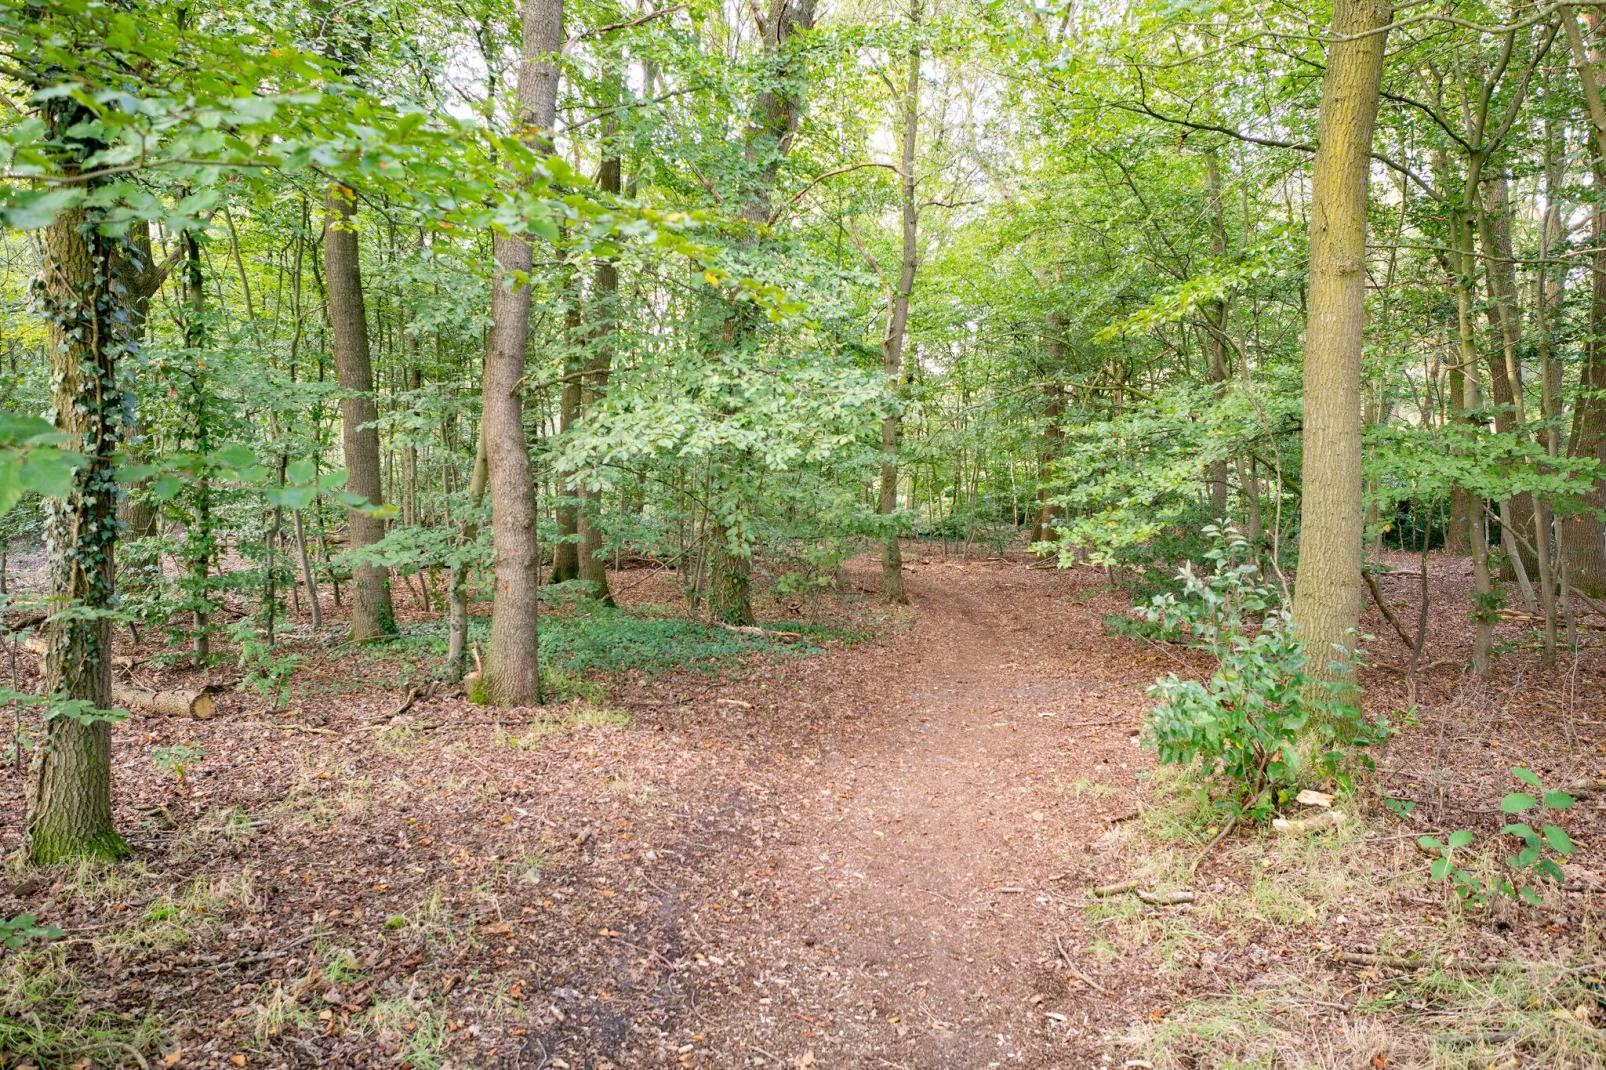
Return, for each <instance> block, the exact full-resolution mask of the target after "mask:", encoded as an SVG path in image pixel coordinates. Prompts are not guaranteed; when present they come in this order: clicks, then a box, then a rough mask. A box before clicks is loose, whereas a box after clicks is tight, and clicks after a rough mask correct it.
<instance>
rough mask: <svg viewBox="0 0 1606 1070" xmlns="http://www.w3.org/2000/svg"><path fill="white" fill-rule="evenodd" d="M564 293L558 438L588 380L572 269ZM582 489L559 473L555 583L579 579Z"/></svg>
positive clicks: (568, 427) (570, 423) (576, 415)
mask: <svg viewBox="0 0 1606 1070" xmlns="http://www.w3.org/2000/svg"><path fill="white" fill-rule="evenodd" d="M564 273H565V279H564V285H563V292H564V295H565V297H566V298H567V301H568V307H567V308H566V309H565V310H564V313H563V344H564V347H565V350H566V352H567V353H568V354H569V355H567V356H566V357H565V358H564V361H563V390H562V392H561V393H560V394H559V396H558V434H559V435H568V434H569V433H570V432H571V431H572V430H573V428H574V426H575V424H576V422H578V421H579V419H580V394H581V391H582V388H583V382H584V379H585V361H584V360H583V359H582V358H581V357H579V356H577V355H575V354H576V353H577V351H578V349H579V345H580V283H579V279H578V277H577V276H576V275H575V272H574V270H573V269H572V268H565V269H564ZM578 493H579V486H578V484H577V483H576V482H575V480H574V478H573V476H572V474H570V473H565V472H560V473H558V480H557V494H556V499H557V501H556V504H555V508H554V512H556V514H557V521H558V541H557V543H556V544H555V545H554V546H553V547H552V582H553V583H568V582H569V581H570V580H577V579H579V578H580V511H579V505H578V504H577V502H576V500H575V499H576V498H577V497H578Z"/></svg>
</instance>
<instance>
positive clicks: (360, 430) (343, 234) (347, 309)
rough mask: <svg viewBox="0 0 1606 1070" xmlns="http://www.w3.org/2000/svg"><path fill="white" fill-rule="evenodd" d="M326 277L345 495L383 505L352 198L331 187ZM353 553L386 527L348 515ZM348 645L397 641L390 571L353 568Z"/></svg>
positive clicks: (352, 513) (380, 522)
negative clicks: (393, 638) (390, 637)
mask: <svg viewBox="0 0 1606 1070" xmlns="http://www.w3.org/2000/svg"><path fill="white" fill-rule="evenodd" d="M325 206H326V208H327V212H328V216H327V219H326V220H325V222H324V229H323V259H324V272H325V274H326V276H327V278H328V295H329V328H330V332H331V333H332V334H333V335H334V358H335V375H336V376H337V377H338V378H339V380H340V390H341V398H340V429H341V442H342V446H343V449H344V453H345V460H346V489H347V490H348V491H350V492H351V493H353V494H360V495H362V496H363V497H364V498H366V499H367V500H368V502H369V504H370V505H375V506H378V505H382V504H384V500H385V496H384V489H383V482H382V477H383V473H382V471H381V469H380V466H379V429H378V428H377V427H375V426H374V421H376V420H377V419H378V418H379V410H378V408H377V407H376V406H375V404H374V368H373V363H372V360H371V359H370V357H369V353H368V311H367V308H366V307H365V305H364V302H363V293H362V268H361V265H360V264H359V262H358V259H357V231H356V229H355V224H354V223H353V216H354V214H355V211H354V210H355V205H354V203H353V197H352V193H351V191H350V190H348V189H346V188H344V187H342V186H339V185H334V184H331V185H330V187H329V192H328V196H327V198H326V201H325ZM346 519H347V523H348V525H349V526H350V530H351V548H352V549H354V550H355V549H360V548H361V547H364V546H372V545H373V544H374V543H376V542H378V541H379V540H380V539H383V538H384V537H385V522H384V521H383V520H381V519H379V518H377V517H374V516H370V515H368V514H367V513H365V512H363V511H361V510H358V509H350V510H347V513H346ZM351 571H352V586H353V588H354V590H353V593H352V599H351V638H352V639H353V640H354V641H356V642H359V643H365V642H372V641H374V640H376V639H384V638H387V637H389V636H392V635H395V634H396V611H395V609H394V608H393V607H392V606H391V602H390V570H389V569H387V568H382V567H380V566H378V565H357V566H355V567H353V568H352V570H351Z"/></svg>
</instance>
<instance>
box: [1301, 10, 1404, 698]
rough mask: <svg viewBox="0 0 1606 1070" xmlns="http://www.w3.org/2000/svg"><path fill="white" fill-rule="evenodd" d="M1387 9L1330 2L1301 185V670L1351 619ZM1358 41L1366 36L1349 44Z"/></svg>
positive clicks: (1355, 613)
mask: <svg viewBox="0 0 1606 1070" xmlns="http://www.w3.org/2000/svg"><path fill="white" fill-rule="evenodd" d="M1390 18H1391V10H1390V5H1389V3H1388V0H1337V2H1336V3H1335V4H1334V8H1333V21H1332V32H1333V34H1334V35H1335V36H1343V37H1347V38H1350V39H1348V40H1340V41H1336V42H1334V43H1333V44H1332V45H1331V46H1330V47H1329V48H1328V53H1327V73H1326V74H1325V76H1324V77H1323V80H1322V103H1321V112H1320V117H1319V119H1318V135H1317V136H1318V141H1317V144H1318V148H1317V150H1316V161H1315V167H1314V170H1313V174H1312V179H1311V221H1310V291H1309V297H1308V300H1307V319H1306V326H1305V372H1304V384H1305V426H1304V431H1303V435H1302V442H1303V447H1304V458H1305V460H1304V495H1303V509H1302V515H1301V517H1300V540H1299V572H1298V577H1297V583H1296V586H1295V588H1294V620H1295V621H1296V622H1297V623H1298V625H1299V629H1300V633H1301V636H1302V638H1303V640H1304V643H1305V647H1306V651H1307V653H1308V655H1309V658H1310V672H1311V673H1312V675H1313V676H1315V677H1317V678H1330V677H1332V676H1333V670H1332V669H1331V668H1330V667H1329V665H1330V663H1331V662H1332V661H1333V659H1334V656H1335V655H1336V656H1337V661H1338V662H1340V663H1347V661H1348V655H1347V653H1346V651H1347V650H1348V648H1349V647H1350V646H1351V645H1352V644H1353V643H1354V634H1355V627H1356V625H1357V623H1358V622H1359V619H1360V612H1361V582H1362V581H1361V564H1362V549H1363V548H1362V545H1361V538H1362V526H1361V525H1362V512H1361V345H1362V340H1363V336H1364V333H1365V312H1366V201H1367V178H1368V174H1369V172H1370V168H1371V151H1372V129H1373V126H1374V124H1375V123H1376V120H1377V105H1378V95H1379V86H1380V82H1381V78H1382V72H1383V45H1384V41H1385V39H1386V38H1387V36H1388V35H1387V33H1386V32H1371V31H1379V30H1380V28H1381V27H1384V26H1387V25H1388V24H1389V21H1390ZM1361 34H1364V35H1365V36H1356V35H1361Z"/></svg>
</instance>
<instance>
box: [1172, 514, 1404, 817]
mask: <svg viewBox="0 0 1606 1070" xmlns="http://www.w3.org/2000/svg"><path fill="white" fill-rule="evenodd" d="M1206 534H1207V535H1208V536H1209V537H1210V538H1211V539H1212V540H1213V541H1214V542H1215V546H1214V548H1213V549H1212V550H1211V551H1210V552H1209V553H1208V554H1206V555H1205V557H1206V560H1207V561H1208V562H1209V563H1210V571H1209V572H1208V573H1205V574H1202V575H1201V574H1200V573H1198V572H1196V571H1195V570H1194V567H1193V566H1192V565H1191V564H1190V565H1186V566H1184V567H1183V568H1182V570H1181V571H1180V572H1179V573H1178V574H1177V579H1178V581H1179V582H1180V583H1181V584H1182V587H1183V590H1182V593H1181V594H1180V595H1175V594H1170V593H1166V594H1160V595H1156V596H1155V597H1154V599H1153V601H1152V602H1151V604H1150V606H1149V607H1148V609H1147V610H1146V615H1147V617H1148V619H1149V620H1150V621H1151V622H1154V623H1156V624H1159V625H1160V626H1161V634H1162V636H1163V637H1164V638H1166V639H1170V640H1173V641H1183V642H1187V643H1188V644H1189V645H1190V646H1192V647H1194V648H1195V649H1199V650H1205V651H1208V652H1209V653H1210V654H1211V655H1212V656H1213V657H1214V658H1215V660H1216V669H1215V671H1214V672H1213V673H1212V674H1211V676H1210V679H1209V680H1208V681H1207V682H1200V681H1197V680H1187V679H1182V678H1179V677H1178V676H1177V675H1176V674H1175V673H1169V674H1167V675H1166V676H1164V677H1162V678H1161V679H1159V680H1156V681H1155V683H1154V684H1153V685H1152V686H1151V687H1150V688H1149V695H1150V697H1151V698H1154V699H1157V700H1158V704H1157V705H1156V706H1155V707H1154V708H1153V709H1151V710H1150V711H1149V720H1148V725H1147V738H1148V742H1149V743H1150V745H1152V746H1153V747H1154V748H1155V750H1156V751H1157V752H1158V754H1159V757H1160V760H1161V761H1162V762H1165V763H1167V764H1170V765H1182V766H1190V767H1192V769H1193V771H1194V772H1196V773H1197V774H1198V775H1200V776H1202V777H1204V778H1206V779H1209V780H1211V781H1214V782H1215V783H1216V784H1218V785H1219V786H1220V787H1221V788H1222V790H1223V796H1222V799H1221V804H1222V805H1223V806H1224V808H1225V809H1227V810H1228V811H1230V812H1231V813H1232V814H1234V815H1238V816H1244V817H1248V818H1250V819H1251V820H1256V821H1261V820H1264V819H1266V818H1267V817H1270V816H1271V815H1272V814H1273V813H1275V812H1276V810H1277V809H1278V807H1280V806H1282V805H1283V804H1285V803H1287V802H1288V801H1289V800H1290V799H1291V798H1292V797H1293V796H1294V795H1295V794H1297V793H1298V790H1299V784H1300V780H1301V778H1302V777H1305V776H1307V775H1309V774H1311V773H1315V774H1318V775H1321V776H1323V777H1327V778H1331V779H1334V780H1337V781H1339V782H1340V783H1345V782H1347V775H1346V772H1345V768H1344V763H1343V759H1344V757H1345V756H1346V754H1347V753H1349V751H1350V748H1353V747H1356V746H1364V745H1366V744H1369V743H1372V742H1376V741H1377V740H1379V739H1381V738H1382V737H1383V735H1384V734H1385V733H1386V731H1387V725H1386V724H1384V723H1383V722H1381V721H1379V722H1377V723H1371V722H1369V721H1368V720H1367V719H1366V717H1365V715H1364V714H1363V713H1362V712H1361V711H1360V710H1359V709H1358V708H1356V707H1355V706H1354V705H1352V704H1350V703H1348V702H1346V701H1345V697H1346V696H1345V692H1346V690H1347V687H1346V685H1345V684H1343V683H1339V684H1318V683H1317V682H1316V681H1315V680H1313V679H1312V678H1311V676H1309V675H1308V674H1307V672H1306V663H1307V656H1306V652H1305V649H1304V647H1303V645H1302V644H1301V643H1300V642H1299V639H1298V634H1297V632H1296V630H1295V628H1294V625H1293V621H1292V620H1291V618H1290V617H1289V615H1288V613H1287V611H1285V610H1284V609H1282V608H1281V607H1280V606H1279V605H1278V604H1277V597H1276V593H1275V592H1274V591H1273V590H1272V589H1271V588H1269V587H1267V586H1266V585H1265V584H1263V583H1261V582H1260V580H1259V578H1258V572H1257V568H1256V565H1255V564H1254V563H1253V562H1252V561H1250V560H1247V558H1248V556H1249V546H1248V543H1247V542H1246V541H1245V540H1244V539H1243V538H1241V537H1240V536H1238V534H1237V533H1236V532H1235V531H1233V530H1232V529H1231V528H1227V529H1221V528H1215V527H1210V528H1207V529H1206Z"/></svg>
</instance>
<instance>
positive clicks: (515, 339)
mask: <svg viewBox="0 0 1606 1070" xmlns="http://www.w3.org/2000/svg"><path fill="white" fill-rule="evenodd" d="M522 25H523V49H522V58H521V62H520V64H519V79H518V105H519V109H518V122H517V127H518V130H519V133H520V136H521V137H523V138H524V139H526V140H527V141H529V142H531V143H532V144H533V145H535V146H536V147H537V148H539V149H542V150H545V151H550V149H551V144H552V142H551V136H552V126H553V124H554V122H556V118H557V94H558V67H557V56H558V52H559V50H560V49H561V48H562V47H563V0H526V3H525V4H524V13H523V20H522ZM492 252H493V253H494V255H495V257H496V279H495V282H494V283H493V286H492V289H491V344H490V352H489V353H488V354H487V356H486V361H485V384H484V424H483V429H482V431H481V433H482V434H483V435H484V436H485V460H486V476H487V481H488V482H487V485H488V486H489V488H490V493H491V543H492V547H493V550H494V556H495V564H494V566H493V572H494V576H495V586H494V588H493V595H492V599H493V600H492V603H491V649H490V653H489V654H488V656H487V657H486V660H485V672H484V674H483V675H482V676H481V678H480V680H479V683H478V684H477V685H476V691H477V693H478V695H479V696H480V697H482V698H483V699H485V700H486V701H489V702H492V703H495V704H498V705H504V706H528V705H532V704H534V703H537V702H539V701H540V699H541V669H540V663H539V639H538V635H537V621H538V617H539V611H540V606H539V597H540V587H541V559H540V554H539V552H538V548H537V546H536V519H537V518H536V509H535V482H534V480H533V478H532V474H531V468H530V451H529V447H528V445H527V443H526V441H525V437H524V406H523V402H522V396H523V381H524V351H525V347H526V346H527V344H528V342H529V337H530V287H529V285H528V283H527V282H521V281H519V280H520V279H527V278H528V277H529V273H530V267H531V263H532V258H531V252H530V245H529V243H528V242H527V241H525V240H524V238H523V237H521V236H518V235H509V234H498V235H496V237H495V238H494V239H493V241H492Z"/></svg>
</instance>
